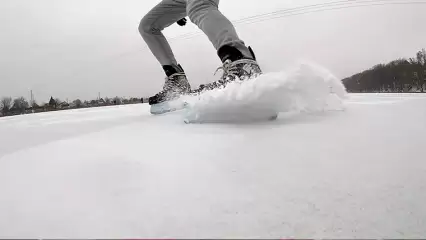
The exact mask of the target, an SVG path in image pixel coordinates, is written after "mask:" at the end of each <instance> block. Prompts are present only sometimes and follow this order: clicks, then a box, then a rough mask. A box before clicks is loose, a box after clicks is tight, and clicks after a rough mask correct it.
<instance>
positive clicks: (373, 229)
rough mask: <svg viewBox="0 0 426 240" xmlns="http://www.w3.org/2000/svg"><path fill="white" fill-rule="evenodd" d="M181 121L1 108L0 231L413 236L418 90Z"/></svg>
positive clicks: (420, 204) (420, 153) (421, 168)
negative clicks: (244, 117)
mask: <svg viewBox="0 0 426 240" xmlns="http://www.w3.org/2000/svg"><path fill="white" fill-rule="evenodd" d="M343 103H344V108H345V111H324V112H316V113H308V114H296V115H291V116H290V115H286V114H280V116H279V117H278V119H277V120H276V121H272V122H258V123H247V124H195V125H187V124H185V123H183V122H182V115H181V114H180V113H177V112H176V113H171V114H166V115H164V116H152V115H151V114H150V113H149V106H148V105H144V104H137V105H127V106H117V107H106V108H92V109H82V110H72V111H60V112H51V113H43V114H32V115H24V116H15V117H6V118H0V238H66V239H76V238H86V239H87V238H93V239H95V238H98V239H99V238H121V239H124V238H233V237H239V238H296V237H297V238H376V239H377V238H381V239H383V238H424V237H425V236H426V205H425V204H424V203H425V200H426V161H425V152H424V143H425V137H424V136H426V124H424V123H425V122H426V108H425V105H426V97H425V95H424V94H349V95H348V98H347V99H344V101H343Z"/></svg>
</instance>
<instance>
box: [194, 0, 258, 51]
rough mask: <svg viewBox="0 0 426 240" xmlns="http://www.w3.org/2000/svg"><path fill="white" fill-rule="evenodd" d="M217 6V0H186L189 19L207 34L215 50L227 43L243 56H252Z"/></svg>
mask: <svg viewBox="0 0 426 240" xmlns="http://www.w3.org/2000/svg"><path fill="white" fill-rule="evenodd" d="M231 1H232V0H231ZM218 8H219V0H187V12H188V16H189V19H190V20H191V21H192V22H193V23H194V24H196V25H197V26H198V27H199V28H200V29H201V30H202V31H203V32H204V33H205V34H206V35H207V37H208V38H209V39H210V41H211V42H212V44H213V46H214V47H215V48H216V50H219V49H220V48H221V47H222V46H224V45H229V46H232V47H235V48H237V49H238V50H240V52H241V53H242V54H243V55H244V56H245V57H252V55H251V53H250V50H249V49H248V48H247V47H246V46H245V44H244V42H243V41H242V40H241V39H240V38H239V37H238V34H237V32H236V30H235V28H234V26H233V25H232V23H231V21H229V20H228V19H227V18H226V17H225V16H224V15H223V14H222V13H221V12H220V11H219V9H218Z"/></svg>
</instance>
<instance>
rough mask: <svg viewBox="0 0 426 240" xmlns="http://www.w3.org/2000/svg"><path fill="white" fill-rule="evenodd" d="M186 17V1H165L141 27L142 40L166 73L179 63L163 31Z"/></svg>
mask: <svg viewBox="0 0 426 240" xmlns="http://www.w3.org/2000/svg"><path fill="white" fill-rule="evenodd" d="M184 17H186V1H185V0H163V1H161V2H160V3H159V4H157V5H156V6H155V7H154V8H152V9H151V10H150V11H149V12H148V13H147V14H146V15H145V16H144V17H143V19H142V20H141V22H140V25H139V32H140V34H141V35H142V38H143V39H144V40H145V42H146V44H147V45H148V47H149V49H150V50H151V52H152V53H153V54H154V56H155V57H156V58H157V60H158V62H159V63H160V64H161V65H162V66H163V69H164V71H166V73H167V68H170V67H171V66H173V67H176V66H178V63H177V61H176V59H175V57H174V54H173V51H172V49H171V48H170V45H169V43H168V42H167V40H166V38H165V37H164V35H163V34H162V30H163V29H164V28H166V27H168V26H170V25H172V24H173V23H175V22H176V21H178V20H179V19H182V18H184Z"/></svg>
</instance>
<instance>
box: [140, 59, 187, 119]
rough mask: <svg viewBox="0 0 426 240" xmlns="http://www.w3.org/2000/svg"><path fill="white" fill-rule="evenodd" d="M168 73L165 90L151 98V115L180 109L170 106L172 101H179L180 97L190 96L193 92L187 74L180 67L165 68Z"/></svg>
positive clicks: (169, 66)
mask: <svg viewBox="0 0 426 240" xmlns="http://www.w3.org/2000/svg"><path fill="white" fill-rule="evenodd" d="M163 69H164V72H165V73H166V75H167V77H166V82H165V83H164V85H163V90H161V91H160V92H159V93H157V94H155V95H154V96H152V97H150V98H149V101H148V102H149V105H151V113H153V114H160V113H164V112H170V111H174V110H177V109H179V108H180V107H179V106H174V104H171V103H170V104H169V102H170V101H172V100H175V99H178V98H179V97H180V96H182V95H185V94H188V93H189V92H190V91H191V85H190V84H189V82H188V79H187V78H186V75H185V72H184V70H183V68H182V67H181V66H180V65H177V66H172V65H167V66H163Z"/></svg>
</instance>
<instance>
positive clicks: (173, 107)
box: [150, 101, 185, 115]
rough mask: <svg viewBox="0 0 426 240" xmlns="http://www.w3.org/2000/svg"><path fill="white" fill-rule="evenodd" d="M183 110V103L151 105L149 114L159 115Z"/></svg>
mask: <svg viewBox="0 0 426 240" xmlns="http://www.w3.org/2000/svg"><path fill="white" fill-rule="evenodd" d="M184 108H185V104H184V102H181V101H169V102H162V103H157V104H153V105H151V108H150V112H151V114H153V115H161V114H165V113H168V112H174V111H178V110H182V109H184Z"/></svg>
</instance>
